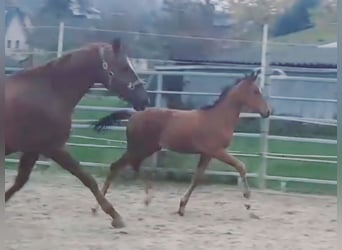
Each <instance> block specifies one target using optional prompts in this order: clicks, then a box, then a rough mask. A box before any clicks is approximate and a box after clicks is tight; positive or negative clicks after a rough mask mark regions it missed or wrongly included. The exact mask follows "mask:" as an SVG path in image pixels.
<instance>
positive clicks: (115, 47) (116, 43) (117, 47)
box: [112, 38, 121, 54]
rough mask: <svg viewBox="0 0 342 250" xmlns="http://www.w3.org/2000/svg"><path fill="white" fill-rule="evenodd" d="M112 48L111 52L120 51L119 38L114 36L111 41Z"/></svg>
mask: <svg viewBox="0 0 342 250" xmlns="http://www.w3.org/2000/svg"><path fill="white" fill-rule="evenodd" d="M112 48H113V52H114V53H115V54H119V52H120V48H121V40H120V38H115V39H114V40H113V42H112Z"/></svg>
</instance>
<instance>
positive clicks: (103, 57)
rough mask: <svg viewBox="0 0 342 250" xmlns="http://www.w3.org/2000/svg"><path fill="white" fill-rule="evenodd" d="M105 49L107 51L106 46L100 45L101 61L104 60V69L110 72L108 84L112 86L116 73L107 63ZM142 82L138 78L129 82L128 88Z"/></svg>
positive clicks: (132, 87)
mask: <svg viewBox="0 0 342 250" xmlns="http://www.w3.org/2000/svg"><path fill="white" fill-rule="evenodd" d="M104 51H105V48H104V47H100V49H99V53H100V58H101V61H102V69H103V70H104V71H105V72H106V73H108V78H109V80H108V84H109V86H111V85H112V81H113V78H114V77H115V74H114V72H113V71H111V70H109V69H108V63H107V62H106V60H105V55H104ZM115 78H116V79H117V80H119V81H120V82H125V81H123V80H122V79H120V78H117V77H115ZM140 84H143V82H142V81H141V80H139V79H137V80H136V81H135V82H130V83H129V84H128V88H129V89H134V88H135V87H136V86H138V85H140Z"/></svg>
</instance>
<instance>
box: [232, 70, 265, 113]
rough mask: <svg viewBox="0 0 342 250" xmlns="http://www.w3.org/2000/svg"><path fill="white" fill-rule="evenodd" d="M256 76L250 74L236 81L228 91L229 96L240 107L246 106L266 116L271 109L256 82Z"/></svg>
mask: <svg viewBox="0 0 342 250" xmlns="http://www.w3.org/2000/svg"><path fill="white" fill-rule="evenodd" d="M257 77H258V76H257V75H250V76H247V77H245V78H243V79H241V80H240V81H238V82H237V84H236V86H234V88H233V89H232V90H231V91H230V92H231V93H230V94H229V95H230V97H229V98H232V99H234V100H235V101H236V102H237V103H238V104H239V105H240V106H241V107H247V108H248V109H249V110H250V111H252V112H256V113H259V114H260V115H261V117H263V118H267V117H269V116H270V114H271V109H270V106H269V105H268V103H267V102H266V101H265V99H264V98H263V96H262V94H261V91H260V89H259V87H258V85H257V84H256V80H257Z"/></svg>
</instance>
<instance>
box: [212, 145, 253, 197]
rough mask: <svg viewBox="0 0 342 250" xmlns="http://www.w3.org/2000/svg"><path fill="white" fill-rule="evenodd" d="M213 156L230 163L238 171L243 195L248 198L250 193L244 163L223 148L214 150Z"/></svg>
mask: <svg viewBox="0 0 342 250" xmlns="http://www.w3.org/2000/svg"><path fill="white" fill-rule="evenodd" d="M213 157H215V158H216V159H218V160H220V161H222V162H224V163H226V164H229V165H231V166H232V167H234V168H235V169H236V171H238V172H239V174H240V177H241V180H242V184H243V196H244V197H245V198H246V199H248V198H249V197H250V195H251V192H250V190H249V186H248V181H247V177H246V165H245V164H244V163H243V162H242V161H240V160H239V159H237V158H235V157H234V156H232V155H230V154H228V153H227V152H226V151H225V150H224V149H222V150H220V151H218V152H216V153H215V154H214V155H213Z"/></svg>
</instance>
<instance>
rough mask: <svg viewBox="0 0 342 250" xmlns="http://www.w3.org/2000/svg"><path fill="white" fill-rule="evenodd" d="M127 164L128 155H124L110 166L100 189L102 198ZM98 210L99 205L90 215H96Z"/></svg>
mask: <svg viewBox="0 0 342 250" xmlns="http://www.w3.org/2000/svg"><path fill="white" fill-rule="evenodd" d="M128 164H129V157H128V153H127V152H126V153H124V154H123V155H122V156H121V157H120V159H119V160H117V161H116V162H113V163H112V164H111V165H110V170H109V173H108V175H107V177H106V180H105V182H104V183H103V186H102V189H101V193H102V194H103V196H106V193H107V191H108V189H109V187H110V185H111V183H112V181H113V180H114V179H115V178H116V177H117V176H118V174H119V172H120V171H121V170H122V169H123V168H125V167H126V166H127V165H128ZM98 208H99V204H96V205H95V206H94V207H93V208H92V209H91V211H92V213H93V214H94V215H95V214H96V213H97V210H98Z"/></svg>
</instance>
